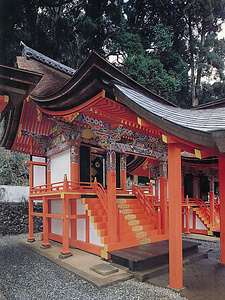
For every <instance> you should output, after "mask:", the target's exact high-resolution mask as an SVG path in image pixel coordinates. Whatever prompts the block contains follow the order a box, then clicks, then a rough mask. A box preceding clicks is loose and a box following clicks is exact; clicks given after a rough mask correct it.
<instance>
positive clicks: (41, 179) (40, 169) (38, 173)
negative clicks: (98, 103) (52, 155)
mask: <svg viewBox="0 0 225 300" xmlns="http://www.w3.org/2000/svg"><path fill="white" fill-rule="evenodd" d="M32 161H36V162H41V163H45V157H39V156H32ZM33 174H34V177H33V186H38V185H43V184H46V166H35V165H34V166H33Z"/></svg>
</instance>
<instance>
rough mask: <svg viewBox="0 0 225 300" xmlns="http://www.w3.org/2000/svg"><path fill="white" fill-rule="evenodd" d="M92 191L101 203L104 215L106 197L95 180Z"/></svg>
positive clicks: (106, 206)
mask: <svg viewBox="0 0 225 300" xmlns="http://www.w3.org/2000/svg"><path fill="white" fill-rule="evenodd" d="M93 189H94V191H95V193H96V194H97V196H98V198H99V199H100V201H101V204H102V206H103V207H104V209H105V211H106V213H107V212H108V196H107V193H106V191H105V189H104V188H103V186H102V185H101V184H100V183H99V182H97V181H96V180H95V181H94V183H93Z"/></svg>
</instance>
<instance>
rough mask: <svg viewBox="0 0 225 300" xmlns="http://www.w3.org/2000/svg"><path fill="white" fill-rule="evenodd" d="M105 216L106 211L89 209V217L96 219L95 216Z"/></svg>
mask: <svg viewBox="0 0 225 300" xmlns="http://www.w3.org/2000/svg"><path fill="white" fill-rule="evenodd" d="M102 215H105V210H104V209H98V210H96V209H91V210H89V209H88V216H89V217H94V216H102Z"/></svg>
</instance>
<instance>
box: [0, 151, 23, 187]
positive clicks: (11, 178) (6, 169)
mask: <svg viewBox="0 0 225 300" xmlns="http://www.w3.org/2000/svg"><path fill="white" fill-rule="evenodd" d="M28 159H29V156H27V155H23V154H20V153H16V152H10V151H9V150H5V149H4V148H0V184H2V185H28V181H29V166H28V165H27V164H26V160H28Z"/></svg>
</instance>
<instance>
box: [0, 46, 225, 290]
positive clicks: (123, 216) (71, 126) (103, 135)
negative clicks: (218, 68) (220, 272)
mask: <svg viewBox="0 0 225 300" xmlns="http://www.w3.org/2000/svg"><path fill="white" fill-rule="evenodd" d="M21 46H22V50H23V51H22V56H19V57H17V68H9V67H6V66H0V146H1V147H4V148H5V149H10V150H11V151H15V152H20V153H25V154H29V155H30V160H29V161H28V162H27V163H28V164H29V167H30V178H29V237H28V241H29V242H33V241H35V238H34V234H33V222H34V218H35V217H41V218H43V233H42V237H43V243H42V248H43V251H44V249H45V248H48V247H50V245H51V241H52V240H53V241H57V242H60V243H62V249H61V252H60V254H59V256H60V257H61V258H66V257H68V256H70V255H71V252H70V247H75V248H78V249H82V250H84V251H88V252H90V253H93V254H96V255H99V256H101V257H103V258H104V259H110V252H112V251H114V250H119V249H125V248H129V247H133V246H138V245H144V244H149V243H154V242H159V241H165V240H169V266H170V286H171V287H173V288H175V289H180V288H182V287H183V265H182V232H185V233H191V232H194V233H202V234H208V235H212V234H213V232H215V231H220V239H221V263H222V264H225V154H224V153H225V103H224V101H215V102H213V103H211V104H207V105H202V106H198V107H195V108H191V109H183V108H180V107H178V106H176V105H174V104H173V103H171V102H169V101H167V100H165V99H163V98H161V97H159V96H158V95H156V94H154V93H152V92H151V91H150V90H148V89H146V88H145V87H143V86H141V85H140V84H138V83H137V82H135V81H134V80H132V79H131V78H129V77H128V76H126V75H125V74H124V73H122V72H121V71H120V70H119V69H117V68H116V67H114V66H113V65H112V64H110V63H109V62H108V61H106V60H105V59H103V58H102V57H100V56H99V55H98V54H97V53H95V52H91V53H90V55H89V56H88V58H87V59H86V60H85V61H84V62H83V64H82V65H81V66H80V68H79V69H78V70H74V69H71V68H69V67H67V66H65V65H63V64H60V63H58V62H56V61H54V60H52V59H50V58H49V57H46V56H44V55H43V54H41V53H39V52H37V51H35V50H33V49H31V48H29V47H27V46H26V45H25V44H24V43H21ZM34 201H39V202H40V203H42V204H43V212H42V213H37V212H35V211H34V210H33V203H34Z"/></svg>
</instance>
